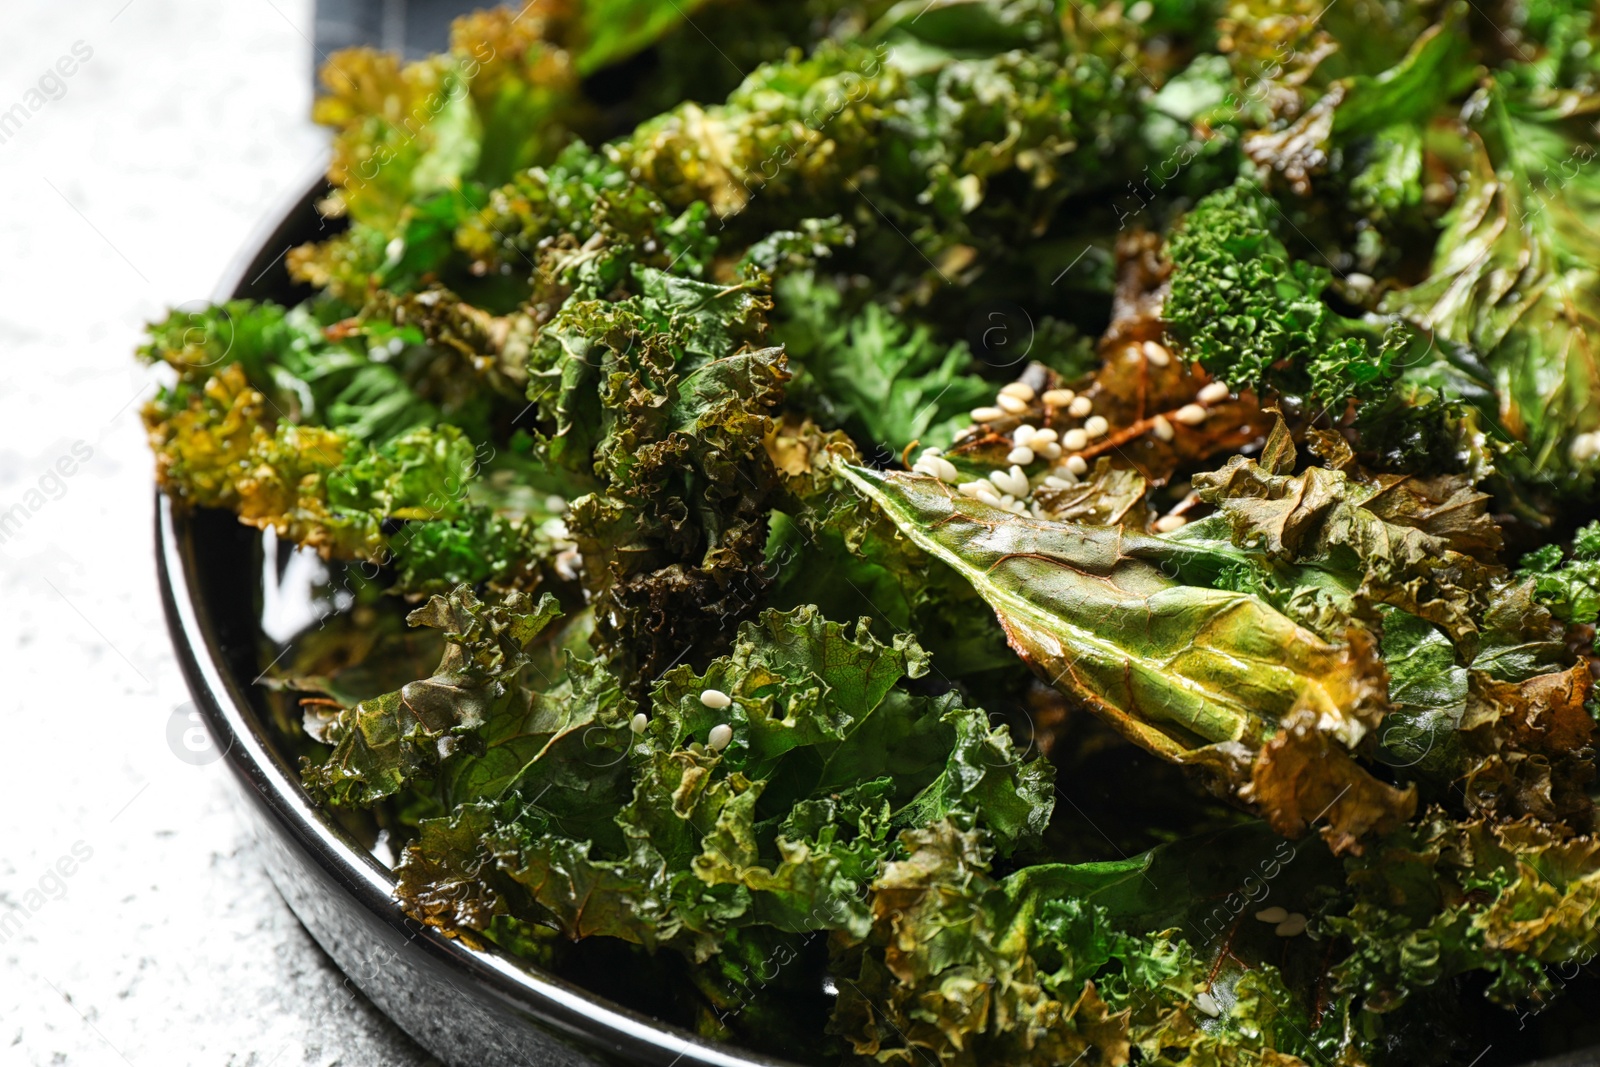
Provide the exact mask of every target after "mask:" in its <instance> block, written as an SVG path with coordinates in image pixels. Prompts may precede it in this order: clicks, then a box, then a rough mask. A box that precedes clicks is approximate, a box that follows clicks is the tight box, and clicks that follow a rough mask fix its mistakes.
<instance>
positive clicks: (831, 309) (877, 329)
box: [774, 272, 994, 454]
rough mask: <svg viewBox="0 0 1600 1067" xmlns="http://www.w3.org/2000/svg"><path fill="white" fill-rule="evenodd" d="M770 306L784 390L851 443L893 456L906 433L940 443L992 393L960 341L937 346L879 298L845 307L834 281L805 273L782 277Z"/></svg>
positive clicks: (928, 332)
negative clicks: (792, 371)
mask: <svg viewBox="0 0 1600 1067" xmlns="http://www.w3.org/2000/svg"><path fill="white" fill-rule="evenodd" d="M774 305H775V306H774V315H775V316H776V318H777V320H778V321H777V323H776V326H775V330H774V336H775V337H776V338H777V339H778V340H779V341H781V342H783V344H784V347H785V349H786V351H787V352H788V353H789V358H790V360H791V361H792V362H793V363H794V364H795V365H796V378H795V382H794V384H793V386H792V387H791V388H792V389H793V391H794V392H795V394H796V396H797V397H798V398H799V399H800V400H801V402H802V403H806V402H809V404H808V406H811V407H813V408H815V409H816V410H817V413H818V414H819V415H820V416H822V417H823V418H825V419H826V421H827V422H829V423H831V424H833V425H835V426H841V427H847V428H849V429H850V430H852V431H853V432H854V433H855V436H856V439H857V440H858V441H861V442H868V443H870V444H875V445H877V446H879V447H882V448H884V449H886V450H887V451H889V452H893V453H896V454H898V453H899V452H901V451H902V450H903V449H905V447H906V446H907V445H909V444H911V443H912V442H913V441H923V442H927V443H933V442H936V441H937V442H948V441H951V440H953V439H954V438H955V436H956V432H957V431H958V430H959V429H960V428H961V427H962V426H965V425H966V424H967V422H968V421H969V420H968V419H967V417H966V413H967V411H969V410H970V409H972V408H974V407H976V406H978V405H979V404H982V403H986V402H987V401H988V400H989V399H990V398H991V397H992V396H993V389H994V386H993V385H991V384H990V383H988V382H986V381H984V379H983V378H981V377H980V376H978V375H977V374H974V373H971V371H972V370H973V369H974V365H975V361H974V360H973V358H972V355H971V353H970V352H969V351H968V350H967V346H966V345H965V344H962V343H957V344H956V345H954V346H951V345H948V344H942V343H940V341H939V340H938V339H937V338H936V337H935V335H934V332H933V330H932V329H931V328H930V327H929V326H927V325H926V324H923V323H908V322H906V321H905V319H903V318H902V317H900V316H898V315H896V314H895V313H894V312H891V311H889V310H888V309H886V308H885V307H883V306H882V305H881V304H877V303H872V302H869V303H867V304H866V305H864V306H863V307H862V308H861V309H860V311H858V312H856V313H855V314H847V313H846V312H845V308H844V297H843V294H841V293H840V291H839V289H838V288H837V287H836V286H834V285H831V284H829V283H827V282H825V281H821V280H819V279H818V278H817V277H816V276H815V275H813V274H811V273H809V272H802V273H797V274H791V275H788V276H787V277H785V278H784V279H783V280H782V281H781V282H780V283H779V285H778V287H777V291H776V292H775V294H774Z"/></svg>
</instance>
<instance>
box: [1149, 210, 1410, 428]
mask: <svg viewBox="0 0 1600 1067" xmlns="http://www.w3.org/2000/svg"><path fill="white" fill-rule="evenodd" d="M1279 218H1281V215H1280V214H1279V211H1278V208H1277V207H1276V205H1275V204H1274V202H1273V200H1272V199H1271V198H1270V197H1269V196H1267V195H1266V194H1265V193H1263V192H1262V191H1261V190H1260V189H1259V187H1257V186H1255V185H1252V184H1249V183H1244V182H1241V183H1239V184H1237V185H1234V186H1232V187H1230V188H1228V189H1224V190H1222V191H1220V192H1216V193H1213V194H1211V195H1210V196H1208V197H1206V198H1205V199H1204V200H1202V201H1201V202H1200V203H1199V204H1197V205H1196V206H1195V208H1194V210H1193V211H1191V212H1189V214H1188V215H1187V216H1185V218H1184V220H1183V222H1182V224H1181V225H1180V226H1179V227H1178V229H1177V230H1175V231H1174V232H1173V234H1172V236H1171V238H1170V239H1169V241H1168V244H1167V255H1168V256H1169V257H1170V258H1171V260H1172V278H1171V283H1170V284H1171V289H1170V293H1169V295H1168V297H1167V301H1166V306H1165V310H1164V316H1165V318H1166V320H1167V322H1168V324H1169V328H1170V330H1171V333H1172V335H1173V336H1174V337H1175V338H1177V340H1178V341H1179V342H1180V343H1181V344H1182V345H1183V346H1184V348H1185V350H1186V351H1187V352H1189V353H1190V354H1192V355H1193V356H1194V358H1195V359H1197V360H1198V361H1199V362H1200V363H1201V365H1202V366H1204V367H1205V368H1206V370H1208V371H1210V372H1211V373H1212V374H1213V375H1215V376H1217V377H1218V378H1221V379H1222V380H1223V381H1225V382H1227V383H1228V384H1229V385H1231V386H1233V387H1234V388H1236V389H1255V390H1257V391H1258V392H1262V393H1266V392H1267V391H1268V390H1271V391H1273V392H1276V393H1279V394H1281V395H1283V396H1286V397H1293V398H1295V399H1297V400H1299V401H1301V402H1302V403H1304V404H1306V405H1314V406H1316V407H1319V408H1324V409H1328V410H1331V411H1333V412H1334V414H1335V415H1339V414H1342V413H1343V408H1344V406H1345V405H1346V404H1347V403H1348V402H1349V401H1351V400H1357V401H1373V400H1378V399H1381V398H1382V397H1384V396H1385V395H1386V394H1387V392H1388V390H1389V388H1390V387H1391V384H1392V382H1393V380H1394V379H1395V378H1396V377H1398V375H1399V373H1400V370H1401V369H1402V368H1403V367H1405V366H1407V365H1408V364H1407V362H1406V359H1407V356H1408V354H1410V353H1411V352H1412V349H1413V347H1414V346H1415V345H1416V344H1417V343H1418V341H1419V339H1418V338H1417V337H1415V336H1410V335H1407V333H1406V331H1404V330H1403V328H1399V327H1396V326H1395V325H1393V324H1386V323H1384V322H1382V321H1380V320H1370V321H1368V320H1355V319H1347V318H1345V317H1343V316H1341V315H1339V314H1337V313H1336V312H1334V310H1333V309H1332V308H1330V307H1329V306H1328V305H1327V304H1326V303H1324V302H1323V299H1322V293H1323V290H1324V289H1326V288H1327V286H1328V281H1329V278H1330V277H1331V275H1330V272H1329V271H1328V270H1327V269H1326V268H1322V267H1317V266H1315V265H1313V264H1311V263H1308V262H1306V261H1305V260H1302V259H1296V258H1294V257H1292V256H1291V255H1290V254H1289V252H1288V249H1287V248H1286V247H1285V246H1284V243H1283V241H1282V240H1281V239H1280V238H1279V237H1278V233H1277V231H1278V227H1279V222H1278V219H1279ZM1413 333H1414V331H1413ZM1421 344H1422V345H1423V346H1424V347H1426V340H1425V339H1422V340H1421Z"/></svg>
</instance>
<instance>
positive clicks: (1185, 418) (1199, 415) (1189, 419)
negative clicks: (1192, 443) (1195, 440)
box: [1172, 404, 1206, 426]
mask: <svg viewBox="0 0 1600 1067" xmlns="http://www.w3.org/2000/svg"><path fill="white" fill-rule="evenodd" d="M1172 417H1173V418H1175V419H1177V420H1178V421H1179V422H1181V423H1183V424H1184V425H1185V426H1199V425H1200V424H1201V423H1202V422H1205V421H1206V409H1205V408H1203V407H1201V406H1200V405H1199V404H1185V405H1183V407H1181V408H1179V409H1178V410H1177V411H1174V412H1173V413H1172Z"/></svg>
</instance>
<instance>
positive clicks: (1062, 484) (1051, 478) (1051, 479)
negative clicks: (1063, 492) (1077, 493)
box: [1044, 474, 1073, 489]
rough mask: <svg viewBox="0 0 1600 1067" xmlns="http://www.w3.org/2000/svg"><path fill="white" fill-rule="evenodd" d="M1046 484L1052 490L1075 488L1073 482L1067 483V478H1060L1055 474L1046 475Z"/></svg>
mask: <svg viewBox="0 0 1600 1067" xmlns="http://www.w3.org/2000/svg"><path fill="white" fill-rule="evenodd" d="M1044 484H1045V485H1047V486H1049V487H1050V488H1051V489H1071V488H1072V486H1073V483H1072V482H1069V481H1067V480H1066V479H1065V478H1058V477H1056V476H1055V475H1054V474H1047V475H1045V479H1044Z"/></svg>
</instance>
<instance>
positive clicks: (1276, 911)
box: [1256, 905, 1289, 926]
mask: <svg viewBox="0 0 1600 1067" xmlns="http://www.w3.org/2000/svg"><path fill="white" fill-rule="evenodd" d="M1288 917H1289V909H1288V908H1280V907H1277V906H1276V905H1274V906H1273V907H1270V908H1262V909H1261V910H1260V911H1258V912H1256V918H1257V919H1259V920H1260V921H1261V922H1264V923H1271V924H1272V925H1273V926H1277V925H1278V924H1279V923H1281V922H1283V920H1285V919H1287V918H1288Z"/></svg>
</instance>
